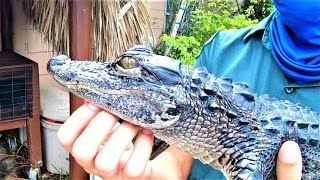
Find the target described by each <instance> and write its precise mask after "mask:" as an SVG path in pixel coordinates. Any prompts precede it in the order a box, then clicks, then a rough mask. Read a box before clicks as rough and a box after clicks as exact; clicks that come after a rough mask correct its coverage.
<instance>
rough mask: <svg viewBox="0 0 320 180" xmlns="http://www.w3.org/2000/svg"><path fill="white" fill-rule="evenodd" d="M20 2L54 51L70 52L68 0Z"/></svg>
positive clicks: (22, 0) (21, 0) (24, 0)
mask: <svg viewBox="0 0 320 180" xmlns="http://www.w3.org/2000/svg"><path fill="white" fill-rule="evenodd" d="M20 3H21V5H22V9H23V11H24V13H25V14H26V16H27V18H28V19H29V20H30V21H31V23H32V24H33V26H34V27H35V29H37V30H38V31H39V32H40V33H41V35H42V36H43V39H44V40H45V41H49V42H50V43H51V44H52V47H53V51H54V52H56V53H63V54H68V52H69V31H68V10H69V8H68V1H67V0H20Z"/></svg>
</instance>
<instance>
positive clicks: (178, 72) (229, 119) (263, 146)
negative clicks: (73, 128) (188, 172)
mask: <svg viewBox="0 0 320 180" xmlns="http://www.w3.org/2000/svg"><path fill="white" fill-rule="evenodd" d="M47 69H48V72H49V73H50V74H51V75H52V76H53V78H54V79H55V80H56V81H57V82H59V83H60V84H61V85H63V86H65V87H66V88H67V89H68V90H69V91H70V92H71V93H74V94H76V95H78V96H80V97H82V98H84V99H87V100H89V101H91V102H93V103H95V104H97V105H98V106H100V107H101V108H103V109H105V110H107V111H109V112H111V113H113V114H115V115H117V116H119V117H120V118H121V119H123V120H125V121H128V122H131V123H133V124H136V125H139V126H141V127H144V128H148V129H151V130H152V131H153V132H154V134H155V136H156V137H157V138H159V139H161V140H163V141H165V142H166V143H168V144H169V145H171V146H174V147H175V148H178V149H180V150H182V151H184V152H187V153H188V154H190V155H191V156H192V157H193V158H194V159H200V160H201V161H202V162H203V163H204V164H209V165H210V166H212V167H213V168H216V169H219V170H221V171H222V172H223V174H224V175H225V176H226V178H227V179H246V180H249V179H276V173H275V169H276V168H275V166H276V157H277V153H278V150H279V147H280V145H281V144H282V143H283V142H284V141H287V140H293V141H295V142H297V143H298V144H299V146H300V148H301V153H302V157H303V173H302V174H303V175H302V176H303V177H302V178H303V179H320V143H319V141H320V128H319V122H320V114H319V113H318V112H315V111H313V110H312V109H310V108H308V107H304V106H303V105H300V104H294V103H292V102H290V101H287V100H277V99H275V98H272V97H269V96H268V95H257V94H253V93H250V92H249V87H248V85H247V84H246V83H239V82H232V79H230V78H217V77H215V76H214V75H212V74H210V73H208V71H207V70H206V68H204V67H199V68H193V67H189V66H186V65H183V64H181V62H180V61H178V60H174V59H171V58H169V57H166V56H160V55H156V54H154V53H152V52H151V51H150V50H149V49H147V48H145V47H144V46H134V47H132V48H129V49H128V50H127V51H126V52H125V53H124V54H123V55H121V56H120V57H119V58H118V59H116V60H115V61H114V62H95V61H75V60H71V59H70V58H69V57H67V56H65V55H59V56H55V57H53V58H51V60H50V61H49V62H48V66H47Z"/></svg>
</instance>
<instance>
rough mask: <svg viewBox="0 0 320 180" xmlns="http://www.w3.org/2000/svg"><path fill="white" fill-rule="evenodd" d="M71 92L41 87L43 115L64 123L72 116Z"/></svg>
mask: <svg viewBox="0 0 320 180" xmlns="http://www.w3.org/2000/svg"><path fill="white" fill-rule="evenodd" d="M69 102H70V100H69V92H66V91H63V90H61V89H58V88H55V87H51V86H41V87H40V104H41V115H42V116H43V117H45V118H47V119H52V120H55V121H61V122H64V121H66V120H67V119H68V117H69V114H70V103H69Z"/></svg>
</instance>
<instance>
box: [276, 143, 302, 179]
mask: <svg viewBox="0 0 320 180" xmlns="http://www.w3.org/2000/svg"><path fill="white" fill-rule="evenodd" d="M301 174H302V157H301V151H300V148H299V146H298V144H297V143H295V142H293V141H287V142H285V143H283V144H282V146H281V147H280V150H279V154H278V159H277V178H278V179H279V180H285V179H290V180H300V179H301Z"/></svg>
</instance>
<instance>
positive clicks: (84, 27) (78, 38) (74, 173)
mask: <svg viewBox="0 0 320 180" xmlns="http://www.w3.org/2000/svg"><path fill="white" fill-rule="evenodd" d="M69 30H70V57H71V59H77V60H86V59H90V58H91V1H90V0H69ZM82 104H83V100H82V99H81V98H79V97H77V96H75V95H73V94H70V112H71V113H72V112H74V111H75V110H76V109H77V108H78V107H80V106H81V105H82ZM69 178H70V179H71V180H73V179H74V180H78V179H89V175H88V173H86V172H85V171H84V170H83V168H82V167H81V166H79V164H78V163H77V162H76V161H75V159H74V158H73V157H72V156H71V155H70V176H69Z"/></svg>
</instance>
